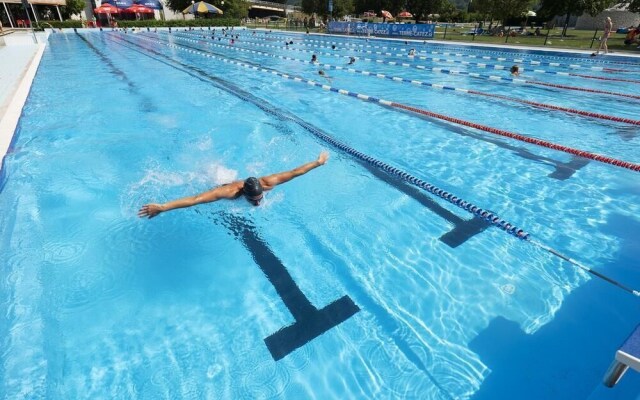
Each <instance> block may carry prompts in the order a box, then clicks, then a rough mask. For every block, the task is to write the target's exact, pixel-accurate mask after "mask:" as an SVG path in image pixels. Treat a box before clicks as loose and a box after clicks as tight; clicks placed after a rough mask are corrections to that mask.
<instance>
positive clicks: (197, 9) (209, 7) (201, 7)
mask: <svg viewBox="0 0 640 400" xmlns="http://www.w3.org/2000/svg"><path fill="white" fill-rule="evenodd" d="M182 13H183V14H196V13H200V14H208V13H211V14H224V13H223V12H222V10H221V9H219V8H218V7H216V6H214V5H213V4H209V3H206V2H204V1H198V2H197V3H193V4H192V5H190V6H189V7H187V8H185V9H184V10H182Z"/></svg>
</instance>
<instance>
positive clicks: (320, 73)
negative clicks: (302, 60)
mask: <svg viewBox="0 0 640 400" xmlns="http://www.w3.org/2000/svg"><path fill="white" fill-rule="evenodd" d="M318 75H320V76H321V77H323V78H324V79H326V80H327V81H328V82H329V83H331V77H330V76H329V75H327V74H326V73H325V72H324V71H323V70H320V71H318Z"/></svg>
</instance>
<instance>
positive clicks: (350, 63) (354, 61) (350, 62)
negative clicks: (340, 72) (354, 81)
mask: <svg viewBox="0 0 640 400" xmlns="http://www.w3.org/2000/svg"><path fill="white" fill-rule="evenodd" d="M355 63H356V58H355V57H349V62H348V63H347V65H352V64H355Z"/></svg>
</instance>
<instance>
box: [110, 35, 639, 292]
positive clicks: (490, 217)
mask: <svg viewBox="0 0 640 400" xmlns="http://www.w3.org/2000/svg"><path fill="white" fill-rule="evenodd" d="M108 35H109V36H112V37H113V36H115V35H113V34H108ZM115 37H118V39H122V40H123V41H124V42H126V43H129V44H132V45H135V46H138V47H141V46H139V45H138V44H136V43H133V42H130V41H128V40H124V38H122V37H119V36H115ZM142 40H146V41H150V42H155V43H159V44H163V45H166V46H168V47H173V48H177V49H178V50H183V51H185V52H188V53H194V54H199V55H203V56H205V57H208V58H216V59H219V60H221V61H223V62H225V63H230V64H234V65H238V66H242V67H245V68H249V69H252V70H256V71H261V72H266V73H270V74H272V75H278V76H282V77H285V78H287V79H292V80H294V81H297V82H304V83H307V84H309V85H312V86H319V87H321V88H323V89H325V88H327V89H326V90H330V91H332V92H337V93H340V94H345V95H348V96H351V97H356V98H359V99H362V100H366V101H371V102H377V103H379V104H382V105H384V106H392V105H393V103H392V102H388V101H385V100H382V99H376V98H371V97H368V96H363V95H360V94H357V93H353V92H348V91H345V90H340V89H335V88H331V87H328V86H326V85H321V84H319V83H317V82H313V81H310V80H307V79H303V78H299V77H291V76H288V75H286V74H281V73H278V72H277V71H271V70H268V69H265V68H262V67H258V66H254V65H250V64H246V63H242V62H238V61H233V60H229V59H226V58H223V57H220V56H215V55H211V54H207V53H203V52H200V51H196V50H189V49H184V48H182V47H180V46H175V45H167V44H165V43H162V42H159V41H156V40H152V39H150V38H146V37H143V38H142ZM141 48H142V49H144V48H143V47H141ZM144 50H145V51H149V50H147V49H144ZM165 57H167V58H169V57H168V56H165ZM225 89H226V90H229V89H228V88H225ZM234 94H235V95H236V96H239V97H242V98H243V99H244V100H247V101H250V102H252V103H253V104H254V105H256V106H257V107H259V108H261V109H265V108H264V105H262V104H260V103H258V102H255V101H253V100H252V99H249V98H246V97H243V96H242V95H241V94H240V93H234ZM268 111H269V112H271V113H273V114H275V113H276V111H274V110H268ZM277 115H278V116H280V117H281V118H286V119H289V120H291V121H293V122H295V123H297V124H299V125H300V126H302V127H304V128H305V129H306V130H307V131H309V132H311V133H312V134H313V135H315V136H316V137H318V138H320V139H321V140H323V141H325V142H326V143H329V144H331V145H332V146H334V147H335V148H337V149H340V150H342V151H344V152H346V153H347V154H349V155H351V156H353V157H355V158H357V159H359V160H361V161H364V162H366V163H368V164H369V165H372V166H374V167H376V168H378V169H381V170H382V171H385V172H386V173H388V174H390V175H392V176H395V177H396V178H398V179H400V180H402V181H404V182H408V183H410V184H412V185H414V186H417V187H419V188H421V189H424V190H426V191H427V192H429V193H431V194H433V195H435V196H437V197H439V198H441V199H443V200H446V201H448V202H449V203H451V204H453V205H455V206H457V207H458V208H461V209H463V210H465V211H467V212H469V213H471V214H473V215H474V216H476V217H478V218H482V219H484V220H485V221H487V222H488V223H490V224H491V225H493V226H496V227H498V228H500V229H501V230H503V231H504V232H506V233H508V234H510V235H512V236H514V237H517V238H519V239H522V240H524V241H527V242H529V243H531V244H533V245H534V246H536V247H538V248H540V249H542V250H545V251H547V252H549V253H550V254H552V255H554V256H556V257H559V258H561V259H562V260H565V261H566V262H568V263H570V264H572V265H574V266H576V267H578V268H580V269H582V270H583V271H585V272H588V273H590V274H592V275H593V276H596V277H598V278H600V279H602V280H604V281H606V282H608V283H610V284H612V285H614V286H617V287H618V288H620V289H622V290H624V291H626V292H628V293H631V294H633V295H635V296H637V297H640V291H638V290H635V289H632V288H629V287H627V286H625V285H623V284H621V283H620V282H617V281H615V280H614V279H611V278H609V277H607V276H606V275H603V274H601V273H600V272H597V271H595V270H593V269H591V268H589V267H586V266H585V265H583V264H581V263H579V262H577V261H575V260H573V259H572V258H570V257H568V256H565V255H563V254H562V253H560V252H558V251H557V250H554V249H553V248H551V247H549V246H547V245H544V244H542V243H540V242H538V241H536V240H533V239H532V238H531V235H530V234H529V233H527V232H525V231H524V230H523V229H521V228H519V227H517V226H516V225H513V224H511V223H510V222H507V221H506V220H503V219H502V218H500V217H499V216H498V215H497V214H496V213H493V212H491V211H488V210H484V209H482V208H480V207H478V206H476V205H474V204H473V203H469V202H467V201H465V200H463V199H461V198H459V197H457V196H455V195H454V194H452V193H449V192H447V191H444V190H443V189H440V188H438V187H437V186H434V185H432V184H430V183H427V182H425V181H423V180H421V179H419V178H416V177H414V176H412V175H410V174H408V173H407V172H404V171H402V170H400V169H398V168H396V167H393V166H391V165H389V164H386V163H384V162H382V161H380V160H377V159H375V158H373V157H371V156H368V155H366V154H364V153H361V152H359V151H357V150H355V149H353V148H351V147H349V146H347V145H346V144H344V143H342V142H340V141H338V140H336V139H334V138H332V137H331V136H329V135H327V134H325V133H323V132H322V131H320V130H319V129H317V128H316V127H314V126H313V125H310V124H308V123H307V122H305V121H302V120H300V119H297V118H293V117H292V116H288V115H286V114H284V113H278V114H277Z"/></svg>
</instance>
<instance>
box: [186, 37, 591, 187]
mask: <svg viewBox="0 0 640 400" xmlns="http://www.w3.org/2000/svg"><path fill="white" fill-rule="evenodd" d="M181 46H183V47H185V48H188V49H191V50H197V51H202V50H203V49H201V48H199V47H194V46H189V45H184V44H183V45H181ZM207 53H211V54H214V55H216V56H219V57H227V58H230V59H233V60H236V61H240V60H238V59H235V58H232V57H228V56H227V55H225V54H220V53H217V52H215V51H210V50H207ZM242 62H245V63H247V64H252V65H255V64H253V63H251V62H248V61H244V60H242ZM262 68H265V67H262ZM265 69H268V70H273V69H271V68H265ZM401 112H403V111H401ZM408 114H410V115H414V114H413V113H408ZM419 117H422V116H419ZM424 119H426V120H428V121H432V122H434V123H436V124H438V125H439V126H442V127H444V128H446V129H447V130H449V131H451V132H454V133H458V134H460V135H463V136H467V137H472V138H474V139H477V140H480V141H484V142H488V143H492V144H494V145H496V146H499V147H502V148H505V149H509V150H512V151H513V152H514V154H516V155H517V156H519V157H522V158H524V159H527V160H533V161H536V162H540V163H549V164H553V165H554V166H555V167H556V170H555V171H554V172H552V173H551V174H549V175H547V176H548V177H550V178H553V179H558V180H566V179H569V178H570V177H571V176H573V174H574V172H576V170H578V169H580V168H582V167H584V166H586V165H587V164H588V163H589V160H588V159H586V158H583V157H579V156H576V155H572V159H571V161H570V162H569V163H562V162H560V161H557V160H554V159H551V158H548V157H544V156H538V155H535V154H533V153H532V152H530V151H529V150H527V149H526V148H523V147H517V146H513V145H511V144H509V143H508V142H506V141H503V140H499V139H496V138H493V137H487V136H485V135H481V134H477V133H474V132H473V131H471V130H467V129H464V128H463V127H460V126H456V125H452V124H450V123H445V122H443V121H440V120H438V119H435V120H434V119H432V118H430V117H424Z"/></svg>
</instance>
